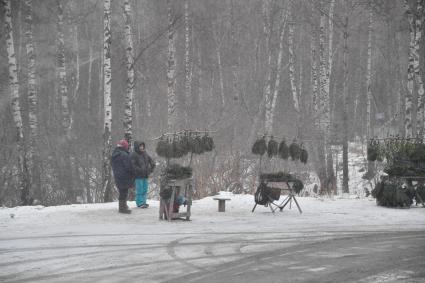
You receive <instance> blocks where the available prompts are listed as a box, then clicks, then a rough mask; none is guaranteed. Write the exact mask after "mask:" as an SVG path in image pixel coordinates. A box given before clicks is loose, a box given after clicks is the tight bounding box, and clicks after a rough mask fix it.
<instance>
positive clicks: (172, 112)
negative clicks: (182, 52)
mask: <svg viewBox="0 0 425 283" xmlns="http://www.w3.org/2000/svg"><path fill="white" fill-rule="evenodd" d="M167 8H168V13H167V16H168V68H167V79H168V87H167V97H168V100H167V101H168V115H167V126H168V130H169V131H172V130H173V129H175V127H176V124H177V97H176V93H175V85H176V82H175V72H176V60H175V52H176V51H175V46H174V26H173V22H174V13H173V7H172V2H171V0H167Z"/></svg>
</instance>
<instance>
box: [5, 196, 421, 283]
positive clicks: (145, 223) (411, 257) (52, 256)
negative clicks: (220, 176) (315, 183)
mask: <svg viewBox="0 0 425 283" xmlns="http://www.w3.org/2000/svg"><path fill="white" fill-rule="evenodd" d="M282 198H283V197H282ZM297 199H298V201H299V203H300V205H301V208H302V210H303V213H302V214H300V213H299V212H298V210H297V209H296V207H294V206H292V209H287V208H285V209H284V210H283V211H282V212H279V211H277V212H276V213H274V214H273V213H271V212H270V209H269V208H267V207H263V206H260V207H257V208H256V210H255V212H254V213H251V209H252V207H253V205H254V201H253V196H250V195H235V196H231V201H230V202H227V203H226V212H225V213H219V212H217V202H216V201H214V200H213V199H212V198H211V197H209V198H205V199H202V200H198V201H194V203H193V206H192V217H191V221H189V222H186V221H173V222H167V221H159V220H158V202H157V201H151V202H150V204H151V207H150V208H149V209H138V208H134V203H130V205H131V206H132V207H133V213H132V214H131V215H123V214H118V213H117V209H116V208H117V203H106V204H83V205H68V206H56V207H16V208H3V209H0V227H1V231H2V232H1V234H0V281H1V282H75V281H78V282H124V281H125V282H166V281H170V282H186V281H193V282H201V281H202V282H338V281H347V282H359V281H362V282H425V279H424V278H425V255H424V251H425V208H422V207H414V206H413V207H412V208H410V209H390V208H384V207H379V206H376V204H375V201H374V200H373V199H365V198H363V199H355V198H353V199H338V198H335V199H329V198H325V199H319V198H301V197H299V198H297ZM281 200H282V199H281Z"/></svg>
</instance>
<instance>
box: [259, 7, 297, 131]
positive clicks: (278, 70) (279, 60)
mask: <svg viewBox="0 0 425 283" xmlns="http://www.w3.org/2000/svg"><path fill="white" fill-rule="evenodd" d="M287 18H288V12H287V10H286V9H282V14H281V22H280V33H279V53H278V55H277V67H276V80H275V84H274V91H273V97H272V99H271V105H270V108H269V109H266V111H269V113H268V114H267V112H266V132H267V133H271V132H272V130H273V120H274V111H275V108H276V101H277V96H278V93H279V89H280V76H281V73H282V57H283V45H284V39H285V29H286V23H287ZM291 29H292V23H290V26H289V30H290V32H291ZM289 37H291V35H289ZM291 43H292V45H291ZM289 48H290V51H289V53H291V51H292V56H293V55H294V54H293V50H292V48H293V29H292V40H289ZM289 56H291V54H290V55H289ZM289 60H290V62H289V64H290V68H291V59H289ZM293 63H294V62H293V61H292V68H293V67H294V66H293ZM289 71H290V72H291V69H290V70H289ZM292 75H293V74H292ZM291 86H292V81H291ZM294 105H295V109H296V110H297V112H298V111H299V109H297V103H296V102H295V101H294ZM267 119H268V120H267Z"/></svg>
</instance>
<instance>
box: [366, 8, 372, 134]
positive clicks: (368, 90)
mask: <svg viewBox="0 0 425 283" xmlns="http://www.w3.org/2000/svg"><path fill="white" fill-rule="evenodd" d="M372 17H373V13H372V9H369V24H368V39H367V69H366V138H367V139H368V140H369V139H370V138H372V129H371V128H372V127H371V126H372V125H371V101H372V89H371V85H372V19H373V18H372Z"/></svg>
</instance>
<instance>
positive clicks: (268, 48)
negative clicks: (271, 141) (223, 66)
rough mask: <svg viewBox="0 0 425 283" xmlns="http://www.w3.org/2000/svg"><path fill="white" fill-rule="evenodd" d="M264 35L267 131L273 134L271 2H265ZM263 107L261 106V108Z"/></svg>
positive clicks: (267, 0) (264, 0) (266, 0)
mask: <svg viewBox="0 0 425 283" xmlns="http://www.w3.org/2000/svg"><path fill="white" fill-rule="evenodd" d="M262 5H263V6H262V7H263V11H262V13H263V14H262V16H263V34H264V37H265V39H266V47H265V50H266V52H267V65H266V68H267V71H266V81H265V83H266V85H265V86H264V94H263V96H264V107H265V131H266V134H271V131H272V126H273V125H272V124H271V121H272V120H271V117H270V115H271V113H272V96H271V83H272V72H273V66H272V54H273V53H272V49H271V40H272V31H271V19H270V16H269V9H270V8H269V5H270V2H269V0H263V4H262ZM260 107H261V106H260Z"/></svg>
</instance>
